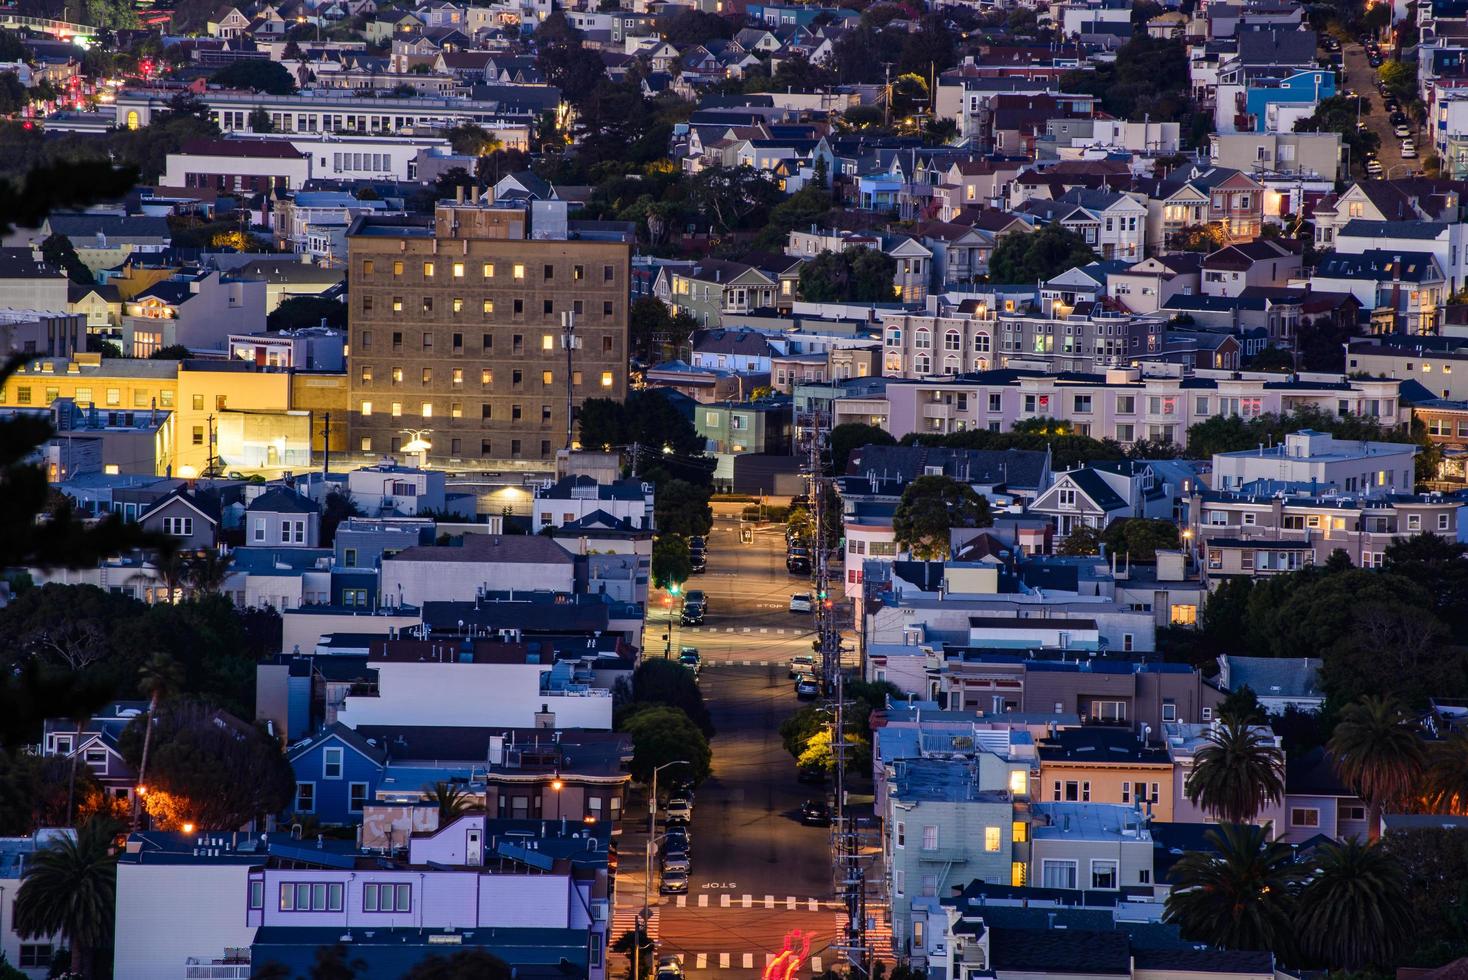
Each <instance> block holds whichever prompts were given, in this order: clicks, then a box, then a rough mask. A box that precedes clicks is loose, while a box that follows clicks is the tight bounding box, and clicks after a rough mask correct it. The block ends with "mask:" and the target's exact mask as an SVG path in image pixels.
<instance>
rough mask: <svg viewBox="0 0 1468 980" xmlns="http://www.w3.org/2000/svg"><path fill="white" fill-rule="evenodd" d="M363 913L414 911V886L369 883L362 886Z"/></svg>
mask: <svg viewBox="0 0 1468 980" xmlns="http://www.w3.org/2000/svg"><path fill="white" fill-rule="evenodd" d="M362 911H363V912H411V911H413V886H412V885H407V884H402V885H399V884H392V883H389V882H375V881H369V882H367V883H366V884H365V885H363V886H362Z"/></svg>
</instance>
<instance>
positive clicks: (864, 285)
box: [800, 248, 897, 303]
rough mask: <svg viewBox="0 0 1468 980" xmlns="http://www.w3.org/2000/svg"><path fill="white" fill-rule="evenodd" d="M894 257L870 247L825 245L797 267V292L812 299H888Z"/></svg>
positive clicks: (878, 300) (843, 300)
mask: <svg viewBox="0 0 1468 980" xmlns="http://www.w3.org/2000/svg"><path fill="white" fill-rule="evenodd" d="M896 275H897V260H896V259H894V258H892V256H890V255H888V254H886V253H885V252H882V251H880V250H879V249H874V248H848V249H846V250H845V251H844V252H839V253H838V252H832V251H831V250H830V249H826V250H824V251H822V252H821V254H820V255H817V256H816V257H815V258H813V259H810V260H809V261H807V262H806V263H805V264H804V265H802V266H801V267H800V295H801V298H802V299H805V300H808V301H810V302H813V303H825V302H857V303H872V302H890V301H891V300H892V296H893V279H894V277H895V276H896Z"/></svg>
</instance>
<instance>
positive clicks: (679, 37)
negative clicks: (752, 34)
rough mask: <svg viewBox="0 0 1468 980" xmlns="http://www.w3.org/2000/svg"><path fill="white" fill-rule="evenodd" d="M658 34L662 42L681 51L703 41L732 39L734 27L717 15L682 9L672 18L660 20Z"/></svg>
mask: <svg viewBox="0 0 1468 980" xmlns="http://www.w3.org/2000/svg"><path fill="white" fill-rule="evenodd" d="M658 33H660V34H661V35H662V36H663V40H665V41H667V42H668V43H669V44H671V45H673V47H675V48H677V49H678V50H679V51H682V50H684V49H685V48H691V47H693V46H695V45H699V44H703V43H704V42H705V41H714V40H727V39H728V38H731V37H733V36H734V25H733V24H732V23H730V22H729V21H728V20H726V19H725V18H723V17H720V16H719V15H718V14H709V13H705V12H703V11H702V10H691V9H687V8H684V9H681V10H679V11H678V12H677V13H675V14H673V15H672V16H667V17H663V18H660V19H659V21H658Z"/></svg>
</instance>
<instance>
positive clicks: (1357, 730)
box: [1327, 695, 1426, 841]
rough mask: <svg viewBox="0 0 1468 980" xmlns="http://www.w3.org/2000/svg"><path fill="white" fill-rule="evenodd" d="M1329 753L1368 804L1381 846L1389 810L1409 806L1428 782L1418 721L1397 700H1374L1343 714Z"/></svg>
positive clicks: (1372, 828)
mask: <svg viewBox="0 0 1468 980" xmlns="http://www.w3.org/2000/svg"><path fill="white" fill-rule="evenodd" d="M1327 751H1328V752H1329V753H1330V756H1331V762H1332V763H1333V764H1334V765H1335V770H1336V774H1337V775H1339V776H1340V778H1341V781H1342V782H1343V783H1345V784H1346V785H1347V786H1349V787H1351V789H1353V790H1355V791H1356V793H1357V795H1359V796H1360V797H1361V799H1363V800H1365V801H1366V805H1367V807H1368V809H1369V813H1368V815H1367V818H1368V820H1369V821H1370V827H1369V833H1370V838H1371V840H1373V841H1375V840H1376V839H1377V837H1379V836H1380V835H1381V813H1382V810H1383V808H1385V807H1387V806H1389V805H1392V804H1395V803H1399V802H1401V801H1403V800H1405V799H1406V798H1407V796H1408V795H1409V794H1411V793H1412V792H1413V791H1414V790H1415V789H1416V788H1417V784H1418V780H1419V779H1420V778H1421V776H1422V770H1423V765H1424V763H1425V759H1426V752H1425V750H1424V749H1423V746H1422V739H1421V738H1419V737H1418V735H1417V732H1416V729H1415V727H1414V725H1413V723H1412V719H1411V718H1410V717H1409V716H1408V715H1407V713H1406V712H1405V711H1403V710H1402V706H1401V704H1400V703H1399V702H1397V701H1396V700H1395V699H1392V698H1389V697H1373V696H1369V695H1368V696H1367V697H1363V698H1362V699H1361V700H1360V701H1358V702H1356V703H1354V704H1348V705H1346V707H1345V708H1344V709H1342V711H1341V719H1340V721H1339V722H1337V723H1336V726H1335V732H1334V734H1332V735H1331V737H1330V742H1329V743H1328V745H1327Z"/></svg>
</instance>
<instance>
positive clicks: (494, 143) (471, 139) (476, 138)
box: [446, 122, 503, 157]
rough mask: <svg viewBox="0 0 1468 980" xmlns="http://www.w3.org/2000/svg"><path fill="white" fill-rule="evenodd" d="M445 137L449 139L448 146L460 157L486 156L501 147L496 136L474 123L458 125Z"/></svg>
mask: <svg viewBox="0 0 1468 980" xmlns="http://www.w3.org/2000/svg"><path fill="white" fill-rule="evenodd" d="M446 135H447V136H448V138H449V146H450V147H452V148H453V151H454V152H455V153H457V154H459V155H461V156H470V157H482V156H487V155H488V154H490V153H493V152H494V151H495V150H497V149H499V148H500V147H501V146H502V145H503V144H501V143H500V138H499V137H498V136H496V135H494V134H493V133H491V132H490V131H489V130H487V129H485V128H484V127H483V126H481V125H479V124H478V123H474V122H466V123H460V124H459V125H457V126H455V127H454V128H452V129H450V130H449V131H448V133H447V134H446Z"/></svg>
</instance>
